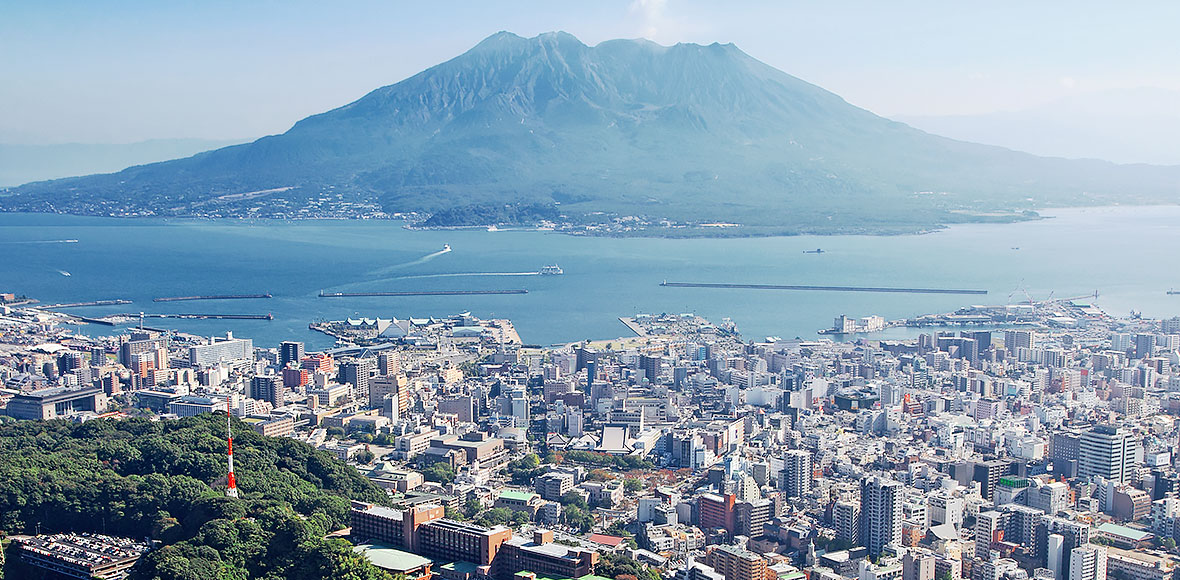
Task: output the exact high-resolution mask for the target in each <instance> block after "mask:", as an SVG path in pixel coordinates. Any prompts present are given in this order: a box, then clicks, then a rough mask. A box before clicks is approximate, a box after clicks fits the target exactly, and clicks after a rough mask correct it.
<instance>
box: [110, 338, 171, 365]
mask: <svg viewBox="0 0 1180 580" xmlns="http://www.w3.org/2000/svg"><path fill="white" fill-rule="evenodd" d="M167 348H168V338H167V337H163V336H162V337H159V338H154V337H153V336H152V335H150V334H147V333H139V332H136V333H132V334H131V340H128V341H127V342H124V343H123V344H121V345H119V364H121V365H123V366H125V367H127V368H132V367H133V366H134V363H133V362H132V356H133V355H137V354H142V353H152V352H156V351H159V350H164V351H165V352H167ZM103 356H104V358H105V356H106V355H105V354H104V355H103Z"/></svg>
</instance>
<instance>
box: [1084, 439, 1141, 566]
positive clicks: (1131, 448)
mask: <svg viewBox="0 0 1180 580" xmlns="http://www.w3.org/2000/svg"><path fill="white" fill-rule="evenodd" d="M1134 462H1135V442H1134V440H1133V439H1131V434H1130V433H1128V432H1125V431H1123V430H1121V429H1119V428H1117V427H1115V426H1112V425H1098V426H1096V427H1094V428H1093V429H1091V430H1089V431H1087V432H1085V433H1083V434H1082V437H1081V440H1080V441H1079V444H1078V477H1095V476H1100V477H1104V478H1106V479H1109V480H1111V481H1118V482H1125V481H1127V479H1128V478H1129V477H1130V472H1131V467H1132V465H1133V464H1134ZM1071 565H1072V564H1071Z"/></svg>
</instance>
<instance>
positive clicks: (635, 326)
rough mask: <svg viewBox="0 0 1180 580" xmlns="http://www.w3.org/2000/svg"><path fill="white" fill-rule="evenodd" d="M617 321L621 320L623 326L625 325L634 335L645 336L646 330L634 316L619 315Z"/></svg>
mask: <svg viewBox="0 0 1180 580" xmlns="http://www.w3.org/2000/svg"><path fill="white" fill-rule="evenodd" d="M619 322H622V323H623V326H626V327H627V328H628V329H629V330H630V331H631V332H634V333H635V336H647V330H645V329H644V328H643V327H642V326H640V324H639V323H638V322H636V321H635V319H634V318H628V317H622V316H621V317H619Z"/></svg>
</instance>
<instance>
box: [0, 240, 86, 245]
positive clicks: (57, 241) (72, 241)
mask: <svg viewBox="0 0 1180 580" xmlns="http://www.w3.org/2000/svg"><path fill="white" fill-rule="evenodd" d="M76 243H78V240H15V241H11V242H0V244H76Z"/></svg>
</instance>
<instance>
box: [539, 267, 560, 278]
mask: <svg viewBox="0 0 1180 580" xmlns="http://www.w3.org/2000/svg"><path fill="white" fill-rule="evenodd" d="M539 274H541V275H542V276H560V275H562V274H565V270H562V269H561V266H558V265H557V264H552V265H549V266H545V267H544V268H541V271H540V272H539Z"/></svg>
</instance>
